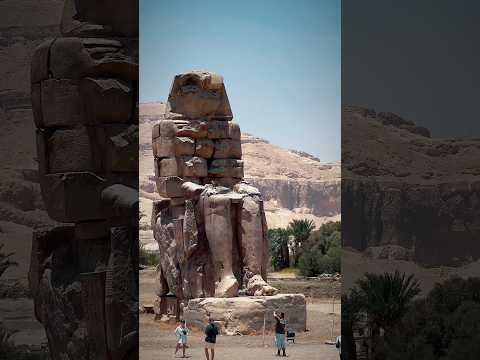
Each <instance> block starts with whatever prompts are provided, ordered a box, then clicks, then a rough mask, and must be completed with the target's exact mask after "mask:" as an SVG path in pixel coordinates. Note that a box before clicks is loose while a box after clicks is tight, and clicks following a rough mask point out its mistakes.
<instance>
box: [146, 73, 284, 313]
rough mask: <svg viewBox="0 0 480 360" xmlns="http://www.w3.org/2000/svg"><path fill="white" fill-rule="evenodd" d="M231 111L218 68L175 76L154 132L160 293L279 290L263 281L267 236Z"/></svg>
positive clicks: (271, 292)
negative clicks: (247, 177) (245, 172)
mask: <svg viewBox="0 0 480 360" xmlns="http://www.w3.org/2000/svg"><path fill="white" fill-rule="evenodd" d="M232 118H233V115H232V111H231V109H230V104H229V101H228V97H227V93H226V91H225V86H224V83H223V78H222V77H221V76H220V75H218V74H215V73H211V72H206V71H192V72H187V73H183V74H178V75H176V76H175V78H174V80H173V84H172V87H171V91H170V95H169V97H168V103H167V107H166V113H165V116H164V119H162V120H161V121H160V122H159V123H158V124H156V125H155V126H154V128H153V134H152V145H153V146H152V148H153V152H154V156H155V175H156V182H157V189H158V192H159V194H160V195H161V197H162V198H163V199H162V200H160V201H157V202H155V203H154V207H153V214H152V222H153V228H154V236H155V238H156V240H157V242H158V245H159V250H160V266H159V267H158V271H159V281H158V284H159V288H158V291H157V295H158V296H159V297H160V298H164V297H166V295H167V294H169V293H171V294H173V295H175V296H176V297H177V298H178V299H180V300H188V299H192V298H202V297H236V296H238V295H242V294H243V295H252V296H253V295H255V296H264V295H274V294H276V293H277V290H276V289H274V288H273V287H271V286H270V285H268V284H267V283H266V281H265V280H266V275H267V274H266V270H267V257H268V253H267V251H268V242H267V237H266V233H267V227H266V221H265V213H264V209H263V202H262V198H261V194H260V193H259V191H258V190H257V189H256V188H254V187H252V186H250V185H248V183H246V182H244V181H243V161H242V160H241V158H242V149H241V143H240V128H239V126H238V125H237V124H236V123H234V122H232V121H231V120H232ZM185 304H186V301H185ZM158 308H161V306H160V307H158Z"/></svg>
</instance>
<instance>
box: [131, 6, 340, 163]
mask: <svg viewBox="0 0 480 360" xmlns="http://www.w3.org/2000/svg"><path fill="white" fill-rule="evenodd" d="M178 14H184V15H185V16H179V15H178ZM140 53H141V56H140V102H151V101H162V102H165V101H166V100H167V97H168V92H169V90H170V85H171V82H172V80H173V77H174V75H175V74H177V73H181V72H185V71H188V70H192V69H204V70H210V71H214V72H216V73H219V74H221V75H223V77H224V80H225V87H226V90H227V93H228V97H229V100H230V104H231V106H232V111H233V113H234V121H236V122H238V123H239V124H240V126H241V129H242V131H243V132H246V133H251V134H253V135H255V136H258V137H261V138H264V139H267V140H269V141H270V142H271V143H272V144H276V145H278V146H281V147H284V148H287V149H295V150H300V151H305V152H307V153H310V154H312V155H314V156H316V157H318V158H320V159H321V160H322V161H336V160H340V140H341V132H340V106H341V100H340V1H329V0H321V1H315V0H302V1H298V2H291V1H283V0H266V1H262V2H255V1H253V0H248V1H244V2H242V3H238V4H236V3H225V2H222V1H219V0H214V1H208V2H189V1H184V0H179V1H175V2H173V1H168V0H161V1H155V2H154V1H148V0H141V1H140Z"/></svg>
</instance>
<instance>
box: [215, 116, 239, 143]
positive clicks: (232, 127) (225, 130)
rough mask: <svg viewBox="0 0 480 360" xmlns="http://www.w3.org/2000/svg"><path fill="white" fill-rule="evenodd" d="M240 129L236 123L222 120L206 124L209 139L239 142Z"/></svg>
mask: <svg viewBox="0 0 480 360" xmlns="http://www.w3.org/2000/svg"><path fill="white" fill-rule="evenodd" d="M240 135H241V134H240V127H239V126H238V124H237V123H233V122H231V121H222V120H210V121H209V122H208V138H209V139H235V140H240Z"/></svg>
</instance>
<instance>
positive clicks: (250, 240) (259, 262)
mask: <svg viewBox="0 0 480 360" xmlns="http://www.w3.org/2000/svg"><path fill="white" fill-rule="evenodd" d="M240 228H241V234H240V246H241V250H242V256H243V267H244V269H246V270H248V271H249V272H251V273H252V274H253V275H260V276H262V273H263V271H262V270H263V269H262V268H263V259H264V257H266V256H267V255H268V254H266V253H265V249H264V246H263V245H264V241H263V239H264V237H265V234H264V228H263V224H262V207H261V203H260V202H259V201H255V199H253V198H252V197H250V196H246V197H244V198H243V202H242V208H241V212H240Z"/></svg>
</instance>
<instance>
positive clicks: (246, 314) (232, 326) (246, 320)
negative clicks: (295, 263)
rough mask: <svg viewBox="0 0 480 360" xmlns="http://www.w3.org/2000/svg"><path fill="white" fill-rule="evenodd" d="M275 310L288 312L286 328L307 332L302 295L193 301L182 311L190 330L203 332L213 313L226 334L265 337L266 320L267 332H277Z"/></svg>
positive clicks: (286, 314)
mask: <svg viewBox="0 0 480 360" xmlns="http://www.w3.org/2000/svg"><path fill="white" fill-rule="evenodd" d="M274 311H277V312H284V313H285V318H286V320H287V329H289V330H290V329H291V330H294V331H297V332H303V331H305V329H306V326H307V307H306V302H305V296H303V295H302V294H279V295H274V296H255V297H252V296H241V297H234V298H199V299H191V300H189V301H188V303H187V306H185V307H184V309H183V313H184V318H185V320H186V322H187V324H188V326H189V327H192V328H196V329H199V330H201V331H203V330H204V329H205V326H206V325H207V324H208V316H209V314H210V316H211V317H212V318H213V319H214V321H215V322H216V324H217V325H219V327H220V333H221V334H223V335H239V334H241V335H259V334H262V331H263V323H264V317H265V332H266V333H269V334H271V333H273V332H274V331H275V319H274V317H273V312H274Z"/></svg>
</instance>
